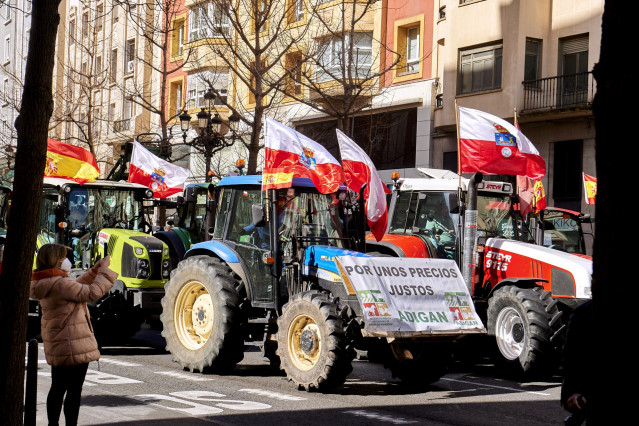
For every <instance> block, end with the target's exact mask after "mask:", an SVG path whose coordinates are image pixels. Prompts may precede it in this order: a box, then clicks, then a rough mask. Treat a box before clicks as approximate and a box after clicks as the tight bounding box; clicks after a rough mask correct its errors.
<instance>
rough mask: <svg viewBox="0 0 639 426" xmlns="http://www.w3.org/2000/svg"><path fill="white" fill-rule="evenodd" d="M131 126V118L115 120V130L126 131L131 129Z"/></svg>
mask: <svg viewBox="0 0 639 426" xmlns="http://www.w3.org/2000/svg"><path fill="white" fill-rule="evenodd" d="M130 127H131V119H130V118H125V119H124V120H118V121H114V122H113V131H114V132H126V131H127V130H130Z"/></svg>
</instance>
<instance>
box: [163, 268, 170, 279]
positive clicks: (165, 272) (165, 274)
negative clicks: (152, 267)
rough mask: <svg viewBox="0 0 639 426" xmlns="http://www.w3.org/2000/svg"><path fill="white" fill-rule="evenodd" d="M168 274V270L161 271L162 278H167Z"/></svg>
mask: <svg viewBox="0 0 639 426" xmlns="http://www.w3.org/2000/svg"><path fill="white" fill-rule="evenodd" d="M169 273H171V271H169V270H168V269H162V278H168V277H169Z"/></svg>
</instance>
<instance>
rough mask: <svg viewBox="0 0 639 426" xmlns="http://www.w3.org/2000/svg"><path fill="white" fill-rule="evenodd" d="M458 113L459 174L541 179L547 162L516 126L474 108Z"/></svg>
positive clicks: (461, 109)
mask: <svg viewBox="0 0 639 426" xmlns="http://www.w3.org/2000/svg"><path fill="white" fill-rule="evenodd" d="M458 111H459V144H460V147H459V148H460V149H459V156H460V165H461V173H473V172H482V173H486V174H504V175H521V176H528V177H529V178H531V179H541V178H543V177H544V175H545V174H546V162H545V161H544V159H543V158H542V157H541V155H539V151H537V149H536V148H535V146H534V145H533V144H532V142H530V140H529V139H528V138H527V137H526V136H524V134H523V133H522V132H521V131H520V130H519V129H517V127H515V126H513V125H512V124H510V123H509V122H507V121H506V120H503V119H501V118H499V117H496V116H494V115H491V114H488V113H486V112H483V111H479V110H476V109H470V108H462V107H458Z"/></svg>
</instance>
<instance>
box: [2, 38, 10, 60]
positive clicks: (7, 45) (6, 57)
mask: <svg viewBox="0 0 639 426" xmlns="http://www.w3.org/2000/svg"><path fill="white" fill-rule="evenodd" d="M3 59H4V63H5V64H6V63H8V62H9V61H10V60H11V36H7V37H6V38H5V39H4V57H3Z"/></svg>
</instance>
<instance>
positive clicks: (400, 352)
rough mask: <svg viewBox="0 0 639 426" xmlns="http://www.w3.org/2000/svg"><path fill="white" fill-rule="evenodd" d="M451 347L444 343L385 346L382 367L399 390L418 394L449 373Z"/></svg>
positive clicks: (397, 343)
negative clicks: (395, 379)
mask: <svg viewBox="0 0 639 426" xmlns="http://www.w3.org/2000/svg"><path fill="white" fill-rule="evenodd" d="M451 359H452V347H451V346H450V344H449V343H446V342H440V343H437V342H433V343H424V342H399V341H396V342H392V343H390V344H389V345H388V350H387V356H386V357H385V360H384V367H386V368H388V369H389V370H390V371H391V374H392V375H393V377H394V378H397V379H399V380H401V385H402V387H405V388H407V389H409V390H412V391H421V390H425V389H426V388H428V386H429V385H430V384H431V383H434V382H436V381H438V380H439V379H440V378H441V377H442V376H443V375H444V374H446V372H447V371H448V366H449V364H450V361H451Z"/></svg>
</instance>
